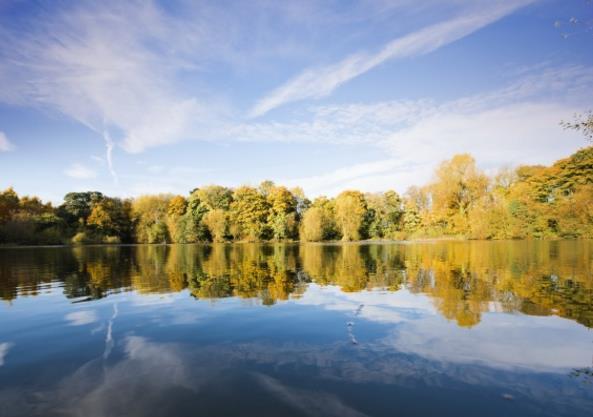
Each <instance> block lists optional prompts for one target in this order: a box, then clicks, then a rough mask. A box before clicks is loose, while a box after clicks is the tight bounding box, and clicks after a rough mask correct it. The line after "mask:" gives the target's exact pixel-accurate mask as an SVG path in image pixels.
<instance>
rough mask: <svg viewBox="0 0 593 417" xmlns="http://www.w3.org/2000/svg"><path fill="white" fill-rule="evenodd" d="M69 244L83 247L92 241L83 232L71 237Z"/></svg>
mask: <svg viewBox="0 0 593 417" xmlns="http://www.w3.org/2000/svg"><path fill="white" fill-rule="evenodd" d="M71 242H72V243H73V244H74V245H84V244H87V243H92V240H91V239H90V238H89V236H87V234H86V233H85V232H78V233H76V234H75V235H74V236H73V237H72V240H71Z"/></svg>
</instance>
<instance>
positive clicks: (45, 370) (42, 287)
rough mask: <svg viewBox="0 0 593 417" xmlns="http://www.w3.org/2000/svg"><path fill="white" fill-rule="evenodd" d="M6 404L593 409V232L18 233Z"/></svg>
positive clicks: (59, 410)
mask: <svg viewBox="0 0 593 417" xmlns="http://www.w3.org/2000/svg"><path fill="white" fill-rule="evenodd" d="M0 297H1V298H2V300H3V301H2V302H0V416H3V417H4V416H27V417H29V416H44V417H46V416H86V417H88V416H91V417H92V416H109V417H113V416H174V417H181V416H278V417H284V416H390V417H392V416H521V417H528V416H555V417H558V416H571V417H578V416H587V415H593V371H592V369H593V368H592V366H593V363H592V361H593V331H591V327H593V242H444V243H426V244H384V245H383V244H372V245H354V244H353V245H304V246H303V245H301V246H299V245H265V246H258V245H221V246H211V247H208V246H193V245H191V246H190V245H187V246H185V245H179V246H129V247H87V248H74V249H72V248H36V249H2V250H0Z"/></svg>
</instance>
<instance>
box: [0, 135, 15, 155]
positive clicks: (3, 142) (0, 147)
mask: <svg viewBox="0 0 593 417" xmlns="http://www.w3.org/2000/svg"><path fill="white" fill-rule="evenodd" d="M13 149H14V145H13V144H12V143H11V142H10V141H9V140H8V138H7V137H6V134H5V133H4V132H0V152H8V151H12V150H13Z"/></svg>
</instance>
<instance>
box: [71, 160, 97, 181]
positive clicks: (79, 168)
mask: <svg viewBox="0 0 593 417" xmlns="http://www.w3.org/2000/svg"><path fill="white" fill-rule="evenodd" d="M64 174H66V175H68V176H69V177H71V178H76V179H78V180H86V179H91V178H96V177H97V173H96V172H95V171H93V170H92V169H90V168H88V167H86V166H84V165H82V164H80V163H74V164H72V165H71V166H70V167H69V168H67V169H66V170H64Z"/></svg>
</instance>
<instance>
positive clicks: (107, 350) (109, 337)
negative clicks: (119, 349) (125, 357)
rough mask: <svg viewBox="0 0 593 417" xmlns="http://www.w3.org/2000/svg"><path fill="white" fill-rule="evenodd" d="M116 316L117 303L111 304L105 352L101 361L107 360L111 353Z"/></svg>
mask: <svg viewBox="0 0 593 417" xmlns="http://www.w3.org/2000/svg"><path fill="white" fill-rule="evenodd" d="M117 314H118V310H117V303H113V314H112V315H111V319H109V324H108V325H107V334H106V335H105V351H104V352H103V359H107V358H108V357H109V354H110V353H111V350H112V349H113V345H114V341H113V334H112V331H113V322H114V321H115V319H116V318H117Z"/></svg>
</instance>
